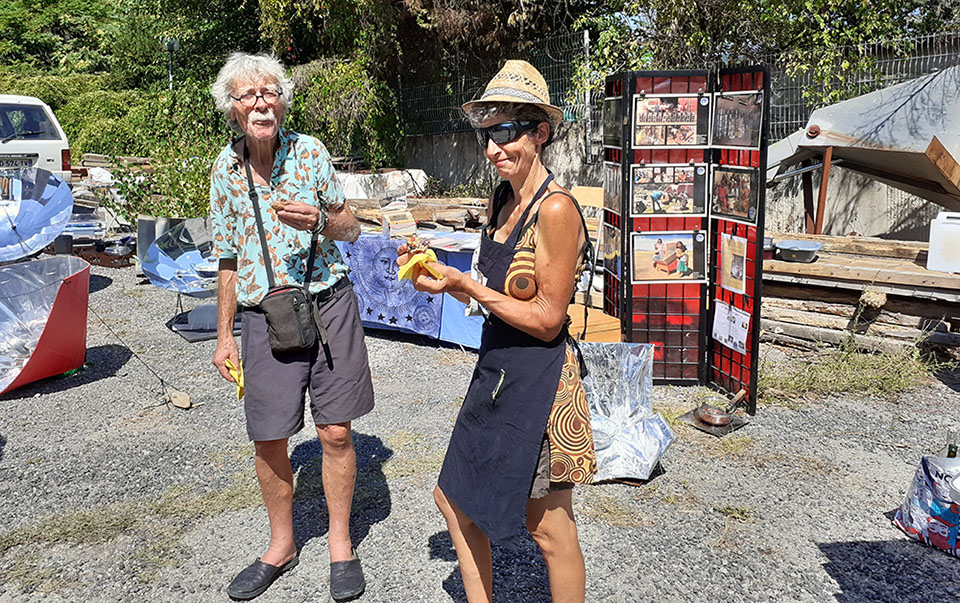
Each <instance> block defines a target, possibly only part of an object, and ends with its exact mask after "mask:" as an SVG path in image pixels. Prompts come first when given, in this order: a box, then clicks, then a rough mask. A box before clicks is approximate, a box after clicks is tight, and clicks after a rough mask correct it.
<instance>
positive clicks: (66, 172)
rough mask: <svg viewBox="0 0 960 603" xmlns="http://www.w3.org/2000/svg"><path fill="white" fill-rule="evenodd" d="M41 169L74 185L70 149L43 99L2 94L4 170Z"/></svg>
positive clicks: (0, 137)
mask: <svg viewBox="0 0 960 603" xmlns="http://www.w3.org/2000/svg"><path fill="white" fill-rule="evenodd" d="M30 167H34V168H40V169H44V170H47V171H48V172H51V173H53V174H56V175H57V176H59V177H60V178H62V179H63V181H64V182H67V183H69V182H70V145H69V144H68V143H67V135H66V134H64V132H63V128H61V127H60V122H58V121H57V118H56V116H55V115H54V114H53V111H51V110H50V107H48V106H47V105H46V103H44V102H43V101H42V100H40V99H39V98H34V97H32V96H17V95H13V94H0V170H3V169H11V168H12V169H20V168H30Z"/></svg>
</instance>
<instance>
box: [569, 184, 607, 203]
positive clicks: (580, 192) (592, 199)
mask: <svg viewBox="0 0 960 603" xmlns="http://www.w3.org/2000/svg"><path fill="white" fill-rule="evenodd" d="M570 194H571V195H573V198H574V199H576V200H577V203H579V204H580V206H581V207H603V188H602V187H599V186H575V187H573V188H572V189H570Z"/></svg>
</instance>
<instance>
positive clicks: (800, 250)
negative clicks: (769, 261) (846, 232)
mask: <svg viewBox="0 0 960 603" xmlns="http://www.w3.org/2000/svg"><path fill="white" fill-rule="evenodd" d="M822 248H823V243H817V242H816V241H780V242H779V243H777V251H778V252H779V254H780V259H781V260H783V261H785V262H804V263H810V262H812V261H813V260H814V259H816V257H817V252H818V251H820V249H822Z"/></svg>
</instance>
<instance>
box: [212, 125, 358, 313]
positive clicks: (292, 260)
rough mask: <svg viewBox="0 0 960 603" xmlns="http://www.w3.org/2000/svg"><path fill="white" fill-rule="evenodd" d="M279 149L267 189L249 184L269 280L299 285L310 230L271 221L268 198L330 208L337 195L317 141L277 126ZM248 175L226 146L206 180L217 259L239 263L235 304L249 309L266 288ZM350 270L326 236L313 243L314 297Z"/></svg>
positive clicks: (340, 197)
mask: <svg viewBox="0 0 960 603" xmlns="http://www.w3.org/2000/svg"><path fill="white" fill-rule="evenodd" d="M278 135H279V137H280V147H279V149H278V150H277V156H276V158H275V159H274V162H273V172H272V174H271V175H270V186H262V185H255V186H256V187H257V195H258V197H259V205H260V215H261V217H262V219H263V230H264V235H265V237H266V239H267V248H268V249H269V250H270V260H271V265H272V266H273V278H274V282H275V283H276V284H277V285H278V286H279V285H302V284H303V282H304V280H305V277H306V268H307V259H308V254H309V251H310V233H309V232H305V231H302V230H297V229H295V228H293V227H290V226H287V225H286V224H284V223H282V222H280V220H278V219H277V213H276V211H274V209H273V208H272V207H270V203H271V202H272V201H281V202H282V201H294V200H296V201H301V202H303V203H308V204H315V205H319V206H320V207H322V208H324V209H336V208H338V207H340V206H342V205H343V203H344V198H343V190H342V189H341V188H340V184H339V183H338V182H337V179H336V178H335V176H334V171H333V164H332V163H331V161H330V155H329V153H327V149H326V148H325V147H324V146H323V143H321V142H320V141H319V140H317V139H316V138H313V137H312V136H305V135H303V134H298V133H296V132H293V131H291V130H284V129H282V128H281V129H280V131H279V134H278ZM248 189H249V187H248V186H247V175H246V171H245V170H244V169H243V168H242V167H241V164H240V158H239V157H238V156H237V153H236V151H234V149H233V144H230V145H227V147H226V148H225V149H223V151H221V152H220V155H218V156H217V159H216V161H215V162H214V164H213V172H212V174H211V177H210V218H211V223H212V226H213V247H214V252H215V253H216V255H217V257H218V258H220V259H233V258H236V260H237V303H238V304H240V305H241V306H254V305H256V304H258V303H259V302H260V300H261V299H262V298H263V296H264V294H266V292H267V289H268V288H269V285H268V280H267V271H266V268H265V267H264V263H263V253H262V251H261V247H260V237H259V234H258V233H257V220H256V217H255V216H254V213H253V206H252V205H251V203H250V197H249V196H248ZM349 272H350V269H349V268H348V267H347V264H346V262H344V261H343V257H342V256H341V255H340V250H339V249H338V248H337V246H336V244H335V243H334V242H333V240H332V239H328V238H326V237H324V236H322V235H321V236H319V237H318V238H317V255H316V259H315V260H314V267H313V276H312V277H311V279H310V291H312V292H314V293H317V292H319V291H321V290H323V289H326V288H327V287H329V286H331V285H333V284H334V283H335V282H337V280H338V279H340V277H342V276H345V275H347V274H348V273H349Z"/></svg>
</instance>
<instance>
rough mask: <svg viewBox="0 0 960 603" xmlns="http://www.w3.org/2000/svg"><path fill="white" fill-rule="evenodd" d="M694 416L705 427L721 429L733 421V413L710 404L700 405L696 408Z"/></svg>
mask: <svg viewBox="0 0 960 603" xmlns="http://www.w3.org/2000/svg"><path fill="white" fill-rule="evenodd" d="M694 415H695V416H696V417H697V419H699V420H701V421H703V422H704V423H706V424H707V425H713V426H715V427H722V426H724V425H727V424H728V423H730V421H732V420H733V413H730V412H727V411H725V410H723V409H721V408H717V407H716V406H713V405H710V404H701V405H700V406H698V407H697V409H696V411H694Z"/></svg>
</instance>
